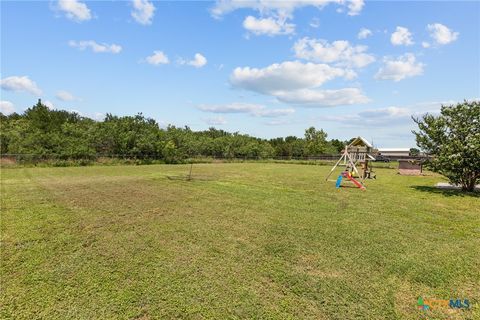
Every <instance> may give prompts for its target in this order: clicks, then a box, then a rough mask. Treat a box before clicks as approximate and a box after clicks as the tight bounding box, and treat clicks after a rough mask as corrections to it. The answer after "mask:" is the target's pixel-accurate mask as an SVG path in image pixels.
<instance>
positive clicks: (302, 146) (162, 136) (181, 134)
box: [0, 100, 338, 163]
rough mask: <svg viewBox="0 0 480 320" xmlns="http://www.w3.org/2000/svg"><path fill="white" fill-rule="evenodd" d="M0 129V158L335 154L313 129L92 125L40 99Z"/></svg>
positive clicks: (135, 119)
mask: <svg viewBox="0 0 480 320" xmlns="http://www.w3.org/2000/svg"><path fill="white" fill-rule="evenodd" d="M0 124H1V130H0V142H1V145H0V148H1V152H2V154H5V153H16V154H30V155H32V156H33V157H36V158H57V159H63V160H67V159H94V158H95V157H96V156H99V155H100V156H111V157H126V158H134V159H163V160H164V161H165V162H168V163H180V162H184V161H185V160H186V159H188V158H194V157H216V158H231V159H233V158H245V159H247V158H248V159H267V158H273V157H284V158H285V157H286V158H301V157H305V156H311V155H319V154H321V153H324V152H328V153H336V152H338V147H337V144H338V143H337V142H338V140H332V141H330V142H329V141H327V140H326V137H327V134H326V133H325V132H324V131H323V130H316V129H315V128H313V127H312V128H309V129H307V130H306V132H305V138H298V137H295V136H288V137H286V138H285V139H284V138H274V139H270V140H265V139H259V138H255V137H251V136H249V135H245V134H240V133H238V132H234V133H230V132H227V131H224V130H220V129H215V128H209V129H208V130H204V131H196V132H195V131H192V130H191V129H190V128H189V127H176V126H171V125H170V126H168V127H167V128H160V126H159V125H158V123H157V122H156V121H155V120H154V119H151V118H147V117H145V116H143V115H142V114H141V113H139V114H137V115H135V116H122V117H120V116H115V115H112V114H107V115H106V117H105V118H104V119H103V120H102V121H94V120H92V119H89V118H86V117H82V116H80V115H79V114H77V113H75V112H68V111H65V110H53V109H50V108H48V107H47V106H46V105H44V104H43V103H42V102H41V100H39V101H38V103H37V104H35V105H34V106H32V107H30V108H28V109H27V110H26V111H25V112H24V113H23V114H16V113H14V114H10V115H8V116H6V115H3V114H1V113H0Z"/></svg>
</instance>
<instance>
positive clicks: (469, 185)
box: [462, 179, 477, 192]
mask: <svg viewBox="0 0 480 320" xmlns="http://www.w3.org/2000/svg"><path fill="white" fill-rule="evenodd" d="M476 180H477V179H468V180H467V181H465V182H464V183H463V184H462V190H463V191H468V192H473V191H474V190H475V182H476Z"/></svg>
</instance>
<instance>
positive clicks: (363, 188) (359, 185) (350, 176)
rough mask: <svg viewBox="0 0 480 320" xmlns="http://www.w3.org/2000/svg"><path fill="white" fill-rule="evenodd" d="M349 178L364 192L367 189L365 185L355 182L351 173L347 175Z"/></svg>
mask: <svg viewBox="0 0 480 320" xmlns="http://www.w3.org/2000/svg"><path fill="white" fill-rule="evenodd" d="M347 178H348V180H350V181H352V182H353V183H354V184H355V185H356V186H357V187H359V188H360V189H362V190H365V187H364V186H363V184H361V183H360V182H358V181H357V180H355V179H354V178H353V177H352V175H351V174H350V173H348V174H347Z"/></svg>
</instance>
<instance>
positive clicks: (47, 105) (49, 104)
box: [42, 100, 75, 111]
mask: <svg viewBox="0 0 480 320" xmlns="http://www.w3.org/2000/svg"><path fill="white" fill-rule="evenodd" d="M42 104H43V105H44V106H46V107H47V108H48V109H50V110H53V109H57V107H56V106H55V105H54V104H53V102H52V101H50V100H46V101H42ZM73 111H75V110H73Z"/></svg>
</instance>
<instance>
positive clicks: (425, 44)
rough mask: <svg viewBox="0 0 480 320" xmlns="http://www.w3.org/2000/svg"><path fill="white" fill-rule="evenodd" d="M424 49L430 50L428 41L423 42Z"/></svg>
mask: <svg viewBox="0 0 480 320" xmlns="http://www.w3.org/2000/svg"><path fill="white" fill-rule="evenodd" d="M422 47H424V48H430V43H429V42H426V41H422Z"/></svg>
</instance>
